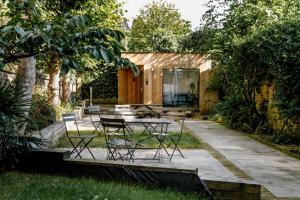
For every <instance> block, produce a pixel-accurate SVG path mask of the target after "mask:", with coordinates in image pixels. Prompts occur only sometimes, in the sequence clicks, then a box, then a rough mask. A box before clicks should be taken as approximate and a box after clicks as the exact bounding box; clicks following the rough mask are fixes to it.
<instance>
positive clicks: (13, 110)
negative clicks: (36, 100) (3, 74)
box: [0, 79, 38, 161]
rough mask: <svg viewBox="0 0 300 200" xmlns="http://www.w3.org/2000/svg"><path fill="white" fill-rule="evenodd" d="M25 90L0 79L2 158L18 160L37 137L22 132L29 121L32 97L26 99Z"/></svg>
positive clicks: (0, 156)
mask: <svg viewBox="0 0 300 200" xmlns="http://www.w3.org/2000/svg"><path fill="white" fill-rule="evenodd" d="M24 96H26V94H25V92H24V91H18V90H17V89H16V86H15V84H14V83H11V82H9V81H7V80H1V79H0V97H1V98H0V160H8V161H17V160H18V158H19V156H20V155H23V153H26V152H28V150H29V149H30V143H31V142H38V140H37V139H36V138H32V137H28V135H27V134H24V133H22V134H20V129H22V128H23V127H24V126H25V125H26V123H27V122H28V118H27V116H26V114H25V113H28V110H29V108H30V103H31V99H24Z"/></svg>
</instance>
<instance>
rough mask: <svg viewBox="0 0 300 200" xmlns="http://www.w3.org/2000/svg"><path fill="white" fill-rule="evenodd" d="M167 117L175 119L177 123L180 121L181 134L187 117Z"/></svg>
mask: <svg viewBox="0 0 300 200" xmlns="http://www.w3.org/2000/svg"><path fill="white" fill-rule="evenodd" d="M167 118H168V119H170V120H173V121H174V122H176V123H178V125H179V126H180V135H181V134H182V132H183V126H184V121H185V117H180V116H168V117H167Z"/></svg>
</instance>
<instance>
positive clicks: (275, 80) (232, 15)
mask: <svg viewBox="0 0 300 200" xmlns="http://www.w3.org/2000/svg"><path fill="white" fill-rule="evenodd" d="M220 6H223V7H225V8H226V9H219V8H220ZM209 8H210V9H209V11H208V12H207V13H206V15H204V18H203V24H202V27H201V28H200V30H201V29H202V30H205V29H206V28H210V29H212V30H216V32H215V33H214V34H212V39H210V40H208V42H207V43H205V42H204V43H203V46H204V47H205V48H204V49H205V52H207V53H208V54H209V55H210V58H211V59H212V60H213V62H214V63H213V64H214V66H213V70H214V74H215V76H214V80H213V83H217V84H214V85H213V84H212V86H213V87H215V88H219V89H221V90H223V91H224V96H223V97H222V101H221V102H220V103H219V104H218V106H217V111H218V112H219V113H220V114H221V115H222V116H223V117H224V119H225V122H227V124H228V125H229V126H231V127H233V128H239V129H241V130H243V131H247V132H260V131H263V132H267V131H268V130H267V129H268V126H269V125H268V122H267V114H266V109H267V106H266V105H264V103H262V104H261V105H260V106H257V105H256V91H257V89H258V88H260V86H261V84H262V83H263V82H264V81H267V82H269V83H271V84H274V86H275V95H274V102H275V104H277V105H278V108H279V109H280V110H281V111H280V112H282V111H283V112H284V113H285V114H284V113H282V116H285V115H286V114H288V115H286V116H289V117H288V118H289V119H296V118H298V119H299V112H298V111H297V110H300V109H299V103H297V102H299V95H298V93H297V91H299V84H297V83H296V82H297V81H296V80H297V79H298V77H299V76H298V75H295V73H296V74H298V73H299V71H298V70H297V67H296V66H299V56H298V51H297V49H299V44H300V42H299V27H298V25H299V12H300V2H299V1H293V0H287V1H286V0H275V1H263V0H244V1H237V0H219V1H218V2H217V3H216V2H213V1H211V2H210V3H209ZM297 24H298V25H297ZM199 33H200V36H199V37H202V36H203V35H201V34H203V32H199ZM195 34H197V33H195ZM197 48H200V49H201V48H202V47H197ZM192 49H195V48H194V47H192ZM291 71H293V73H294V74H293V75H291ZM287 77H288V80H289V81H285V80H287V79H286V78H287ZM287 88H289V89H287ZM287 91H288V92H287ZM283 101H285V102H286V103H285V104H284V106H283V104H282V103H281V104H279V103H278V102H283ZM287 101H289V103H287ZM265 103H268V102H265ZM280 105H281V106H280ZM284 110H285V111H284Z"/></svg>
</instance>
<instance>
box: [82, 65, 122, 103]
mask: <svg viewBox="0 0 300 200" xmlns="http://www.w3.org/2000/svg"><path fill="white" fill-rule="evenodd" d="M117 72H118V70H117V68H116V67H113V66H99V70H98V71H97V72H96V73H97V75H96V77H95V78H94V80H93V81H91V82H89V83H85V84H83V85H82V98H83V99H87V98H89V97H90V87H93V98H94V99H111V98H114V97H118V76H117Z"/></svg>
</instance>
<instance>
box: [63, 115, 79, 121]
mask: <svg viewBox="0 0 300 200" xmlns="http://www.w3.org/2000/svg"><path fill="white" fill-rule="evenodd" d="M62 118H63V121H64V122H72V121H73V122H75V121H76V119H77V116H76V114H75V113H65V114H62Z"/></svg>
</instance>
